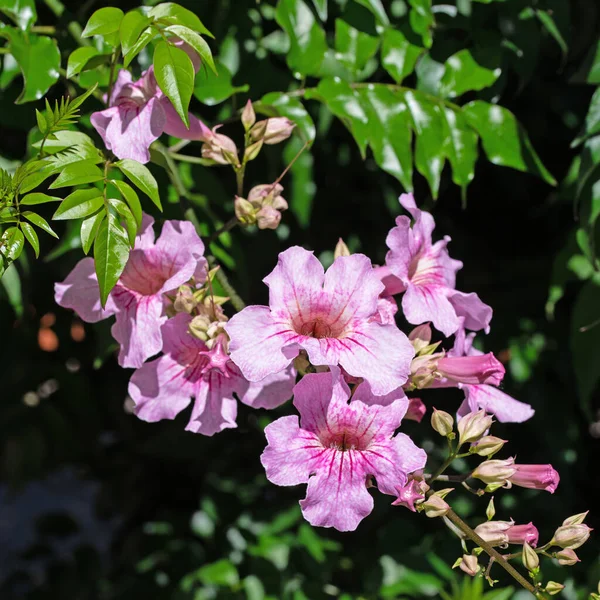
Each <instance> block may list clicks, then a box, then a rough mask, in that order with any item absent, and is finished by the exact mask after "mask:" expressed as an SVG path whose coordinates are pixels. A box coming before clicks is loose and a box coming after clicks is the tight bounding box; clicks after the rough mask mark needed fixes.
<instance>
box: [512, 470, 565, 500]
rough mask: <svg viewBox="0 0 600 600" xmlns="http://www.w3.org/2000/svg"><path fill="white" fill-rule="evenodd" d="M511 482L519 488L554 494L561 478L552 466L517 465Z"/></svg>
mask: <svg viewBox="0 0 600 600" xmlns="http://www.w3.org/2000/svg"><path fill="white" fill-rule="evenodd" d="M509 479H510V482H511V483H512V484H514V485H518V486H519V487H524V488H530V489H533V490H545V491H546V492H550V493H551V494H553V493H554V491H555V490H556V488H557V487H558V482H559V481H560V477H559V475H558V473H557V472H556V471H555V470H554V469H553V468H552V465H515V472H514V473H513V474H512V475H511V476H510V478H509Z"/></svg>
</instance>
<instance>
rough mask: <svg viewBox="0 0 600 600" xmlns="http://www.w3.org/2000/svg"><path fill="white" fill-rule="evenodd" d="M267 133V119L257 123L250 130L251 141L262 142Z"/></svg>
mask: <svg viewBox="0 0 600 600" xmlns="http://www.w3.org/2000/svg"><path fill="white" fill-rule="evenodd" d="M266 131H267V119H264V120H262V121H257V122H256V123H255V124H254V125H253V126H252V129H251V130H250V139H251V140H253V141H257V140H262V139H263V137H264V136H265V132H266Z"/></svg>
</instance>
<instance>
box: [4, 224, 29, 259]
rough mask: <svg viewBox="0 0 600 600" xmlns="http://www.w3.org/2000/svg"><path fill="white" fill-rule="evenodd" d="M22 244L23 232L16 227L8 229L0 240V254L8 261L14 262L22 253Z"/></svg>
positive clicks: (23, 241) (23, 240) (23, 239)
mask: <svg viewBox="0 0 600 600" xmlns="http://www.w3.org/2000/svg"><path fill="white" fill-rule="evenodd" d="M24 243H25V238H24V237H23V232H22V231H21V230H20V229H19V228H17V227H9V228H8V229H7V230H6V231H5V232H4V233H3V234H2V238H0V252H2V254H3V255H4V256H5V257H6V258H7V259H8V260H9V261H13V260H16V259H17V258H19V255H20V254H21V252H23V245H24Z"/></svg>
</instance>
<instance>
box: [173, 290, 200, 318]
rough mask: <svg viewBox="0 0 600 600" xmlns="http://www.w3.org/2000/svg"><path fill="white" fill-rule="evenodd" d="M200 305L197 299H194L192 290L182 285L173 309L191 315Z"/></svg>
mask: <svg viewBox="0 0 600 600" xmlns="http://www.w3.org/2000/svg"><path fill="white" fill-rule="evenodd" d="M197 304H198V302H197V300H196V298H194V293H193V292H192V290H191V288H190V287H189V286H187V285H182V286H181V287H180V288H179V289H178V290H177V295H176V296H175V300H174V301H173V309H174V310H175V312H178V313H179V312H183V313H188V314H190V313H191V312H192V311H193V310H194V308H196V305H197Z"/></svg>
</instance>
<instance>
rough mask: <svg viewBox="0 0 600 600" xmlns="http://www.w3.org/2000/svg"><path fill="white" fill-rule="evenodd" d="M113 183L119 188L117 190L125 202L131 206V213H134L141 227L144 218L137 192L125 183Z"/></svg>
mask: <svg viewBox="0 0 600 600" xmlns="http://www.w3.org/2000/svg"><path fill="white" fill-rule="evenodd" d="M111 183H112V184H114V185H115V186H116V187H117V189H118V190H119V192H120V193H121V195H122V196H123V198H124V199H125V202H127V204H128V205H129V208H130V209H131V212H132V213H133V216H134V217H135V220H136V222H137V224H138V225H141V224H142V217H143V213H142V205H141V203H140V199H139V197H138V195H137V194H136V192H135V190H134V189H133V188H132V187H131V186H130V185H129V184H128V183H126V182H125V181H119V180H118V179H111Z"/></svg>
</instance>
